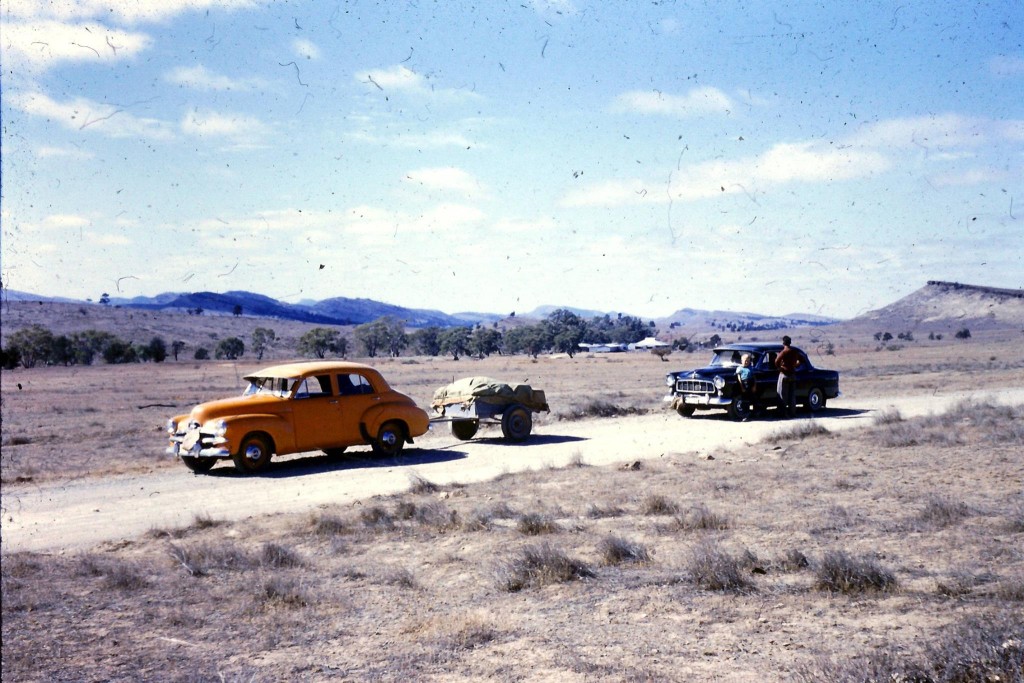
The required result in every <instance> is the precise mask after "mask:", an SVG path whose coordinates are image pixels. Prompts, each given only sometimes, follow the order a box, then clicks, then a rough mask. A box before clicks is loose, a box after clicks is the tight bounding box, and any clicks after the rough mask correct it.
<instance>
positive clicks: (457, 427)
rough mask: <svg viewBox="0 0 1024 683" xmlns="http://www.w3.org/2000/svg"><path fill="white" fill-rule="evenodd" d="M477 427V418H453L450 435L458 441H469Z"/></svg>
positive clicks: (478, 424) (478, 425)
mask: <svg viewBox="0 0 1024 683" xmlns="http://www.w3.org/2000/svg"><path fill="white" fill-rule="evenodd" d="M479 427H480V423H479V422H478V421H477V420H453V421H452V436H454V437H455V438H456V439H459V440H460V441H469V440H470V439H472V438H473V436H475V435H476V430H477V429H478V428H479Z"/></svg>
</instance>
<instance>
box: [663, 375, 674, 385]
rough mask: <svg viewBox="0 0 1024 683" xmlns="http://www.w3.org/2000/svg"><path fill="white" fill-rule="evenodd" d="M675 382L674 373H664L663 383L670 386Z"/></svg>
mask: <svg viewBox="0 0 1024 683" xmlns="http://www.w3.org/2000/svg"><path fill="white" fill-rule="evenodd" d="M675 383H676V376H675V375H665V385H666V386H670V387H671V386H674V385H675Z"/></svg>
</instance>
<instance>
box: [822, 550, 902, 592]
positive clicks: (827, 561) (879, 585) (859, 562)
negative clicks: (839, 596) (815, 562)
mask: <svg viewBox="0 0 1024 683" xmlns="http://www.w3.org/2000/svg"><path fill="white" fill-rule="evenodd" d="M815 585H816V587H817V588H818V589H819V590H824V591H829V592H831V593H845V594H853V593H865V592H885V591H892V590H895V589H896V576H895V575H894V574H893V573H892V572H890V571H889V570H887V569H884V568H883V567H882V566H881V565H879V564H878V563H877V562H875V561H874V560H872V559H856V558H853V557H851V556H850V555H848V554H847V553H845V552H843V551H830V552H827V553H825V557H824V558H822V561H821V565H820V566H819V567H818V569H817V583H816V584H815Z"/></svg>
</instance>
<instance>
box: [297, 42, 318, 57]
mask: <svg viewBox="0 0 1024 683" xmlns="http://www.w3.org/2000/svg"><path fill="white" fill-rule="evenodd" d="M292 49H293V50H294V51H295V53H296V54H297V55H299V56H300V57H302V58H303V59H319V58H320V48H319V47H317V46H316V45H315V44H314V43H313V42H312V41H309V40H305V39H302V38H296V39H295V40H294V41H292Z"/></svg>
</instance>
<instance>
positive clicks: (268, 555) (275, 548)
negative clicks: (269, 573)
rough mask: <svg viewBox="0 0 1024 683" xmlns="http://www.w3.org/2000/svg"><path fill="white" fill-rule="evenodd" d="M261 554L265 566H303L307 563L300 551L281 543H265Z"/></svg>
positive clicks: (261, 561) (261, 560)
mask: <svg viewBox="0 0 1024 683" xmlns="http://www.w3.org/2000/svg"><path fill="white" fill-rule="evenodd" d="M260 555H261V557H260V563H261V564H262V565H263V566H264V567H274V568H280V567H301V566H302V565H303V564H305V563H304V562H303V561H302V558H301V557H299V555H298V553H296V552H295V551H294V550H292V549H291V548H287V547H285V546H283V545H281V544H279V543H264V544H263V551H262V552H261V554H260Z"/></svg>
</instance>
